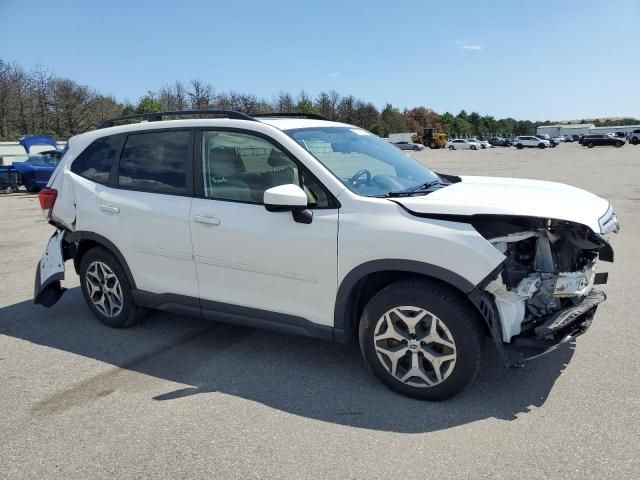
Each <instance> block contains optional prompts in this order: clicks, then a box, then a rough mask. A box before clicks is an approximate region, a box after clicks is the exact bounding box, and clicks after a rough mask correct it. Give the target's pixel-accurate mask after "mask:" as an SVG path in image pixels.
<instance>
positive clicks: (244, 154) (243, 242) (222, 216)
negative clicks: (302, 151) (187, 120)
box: [190, 130, 338, 326]
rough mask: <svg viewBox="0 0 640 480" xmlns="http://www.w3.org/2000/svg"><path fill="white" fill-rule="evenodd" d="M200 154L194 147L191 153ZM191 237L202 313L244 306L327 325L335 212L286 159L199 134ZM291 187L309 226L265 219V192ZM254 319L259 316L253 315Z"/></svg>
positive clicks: (239, 137) (249, 142) (286, 216)
mask: <svg viewBox="0 0 640 480" xmlns="http://www.w3.org/2000/svg"><path fill="white" fill-rule="evenodd" d="M197 148H198V147H197ZM199 150H200V151H199V152H197V157H198V158H199V161H198V162H196V169H197V170H198V172H196V175H195V179H196V180H195V181H196V185H195V190H196V197H199V198H194V200H193V204H192V207H191V216H190V217H191V234H192V239H193V249H194V259H195V262H196V269H197V273H198V281H199V292H200V298H201V299H202V307H203V309H204V310H205V311H206V310H207V309H208V308H211V309H213V310H216V309H217V308H219V307H220V305H225V306H228V305H232V306H238V307H246V308H247V309H257V310H264V311H266V312H264V316H265V317H269V315H268V313H270V312H273V313H279V314H286V315H291V316H294V317H302V318H301V319H302V320H308V321H311V322H314V323H317V324H321V325H327V326H332V325H333V304H334V300H335V295H336V288H337V285H336V283H337V236H338V209H337V207H336V205H335V203H333V202H334V200H333V199H332V198H331V197H330V195H329V194H328V193H327V192H326V191H325V190H324V188H323V187H321V186H320V185H319V184H318V182H317V180H315V179H314V178H312V177H311V175H310V174H309V173H308V172H307V171H306V170H305V169H304V168H303V167H301V166H300V165H299V164H298V163H297V161H295V160H294V159H293V158H292V157H291V156H290V154H288V153H287V152H285V151H284V150H283V149H282V148H280V147H278V146H276V145H275V144H273V143H271V141H270V140H269V139H266V138H263V137H262V136H256V135H254V134H252V133H250V132H247V133H244V132H238V131H224V130H216V131H213V130H208V131H202V132H201V136H200V141H199ZM292 183H293V184H297V185H300V186H301V187H303V189H304V190H305V192H306V193H307V196H308V198H309V208H310V209H312V210H313V220H312V222H311V223H310V224H304V223H297V222H296V221H295V220H294V219H293V216H292V214H291V212H269V211H267V210H266V209H265V208H264V205H263V202H262V200H263V194H264V191H265V190H267V189H268V188H271V187H274V186H278V185H284V184H292ZM258 314H259V312H258Z"/></svg>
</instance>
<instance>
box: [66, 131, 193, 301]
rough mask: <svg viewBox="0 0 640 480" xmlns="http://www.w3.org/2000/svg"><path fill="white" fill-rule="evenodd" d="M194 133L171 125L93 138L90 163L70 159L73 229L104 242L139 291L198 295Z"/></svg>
mask: <svg viewBox="0 0 640 480" xmlns="http://www.w3.org/2000/svg"><path fill="white" fill-rule="evenodd" d="M193 135H194V133H193V131H192V130H190V129H174V130H160V131H158V130H154V131H145V132H140V133H131V134H128V135H119V136H115V137H107V138H103V139H98V140H96V141H95V142H94V144H95V145H94V144H92V145H91V146H89V147H88V148H87V151H86V152H89V153H92V154H93V155H94V156H95V158H96V161H93V162H86V164H85V165H83V163H82V162H79V160H81V158H82V156H81V157H79V158H78V159H76V160H75V161H74V162H73V164H72V167H71V169H72V171H74V170H75V171H76V173H77V175H78V176H77V178H76V182H74V188H75V190H76V197H77V214H76V215H77V219H76V220H77V221H76V229H77V230H86V231H89V232H95V233H97V234H99V235H101V236H103V237H105V238H107V239H108V240H110V241H111V242H112V243H113V244H114V245H115V246H116V247H117V248H118V249H119V250H120V252H121V253H122V255H123V256H124V258H125V260H126V262H127V264H128V265H129V268H130V270H131V272H132V275H133V277H134V280H135V282H136V286H137V288H138V289H141V290H145V291H148V292H152V293H159V294H163V293H172V294H180V295H184V296H189V297H194V298H197V295H198V283H197V279H196V272H195V265H194V263H193V250H192V246H191V234H190V230H189V211H190V209H191V201H192V193H193ZM92 147H94V148H93V150H94V151H93V152H91V149H92ZM86 152H85V153H86ZM101 156H102V157H105V159H104V161H105V162H107V158H108V159H109V161H108V163H109V170H108V172H107V171H106V170H107V167H106V165H102V166H100V158H101ZM112 156H113V157H112ZM96 167H97V168H96ZM99 170H102V171H101V172H100V171H99Z"/></svg>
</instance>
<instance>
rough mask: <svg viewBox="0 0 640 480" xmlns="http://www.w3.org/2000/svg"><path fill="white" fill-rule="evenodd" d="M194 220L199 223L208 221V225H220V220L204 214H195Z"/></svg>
mask: <svg viewBox="0 0 640 480" xmlns="http://www.w3.org/2000/svg"><path fill="white" fill-rule="evenodd" d="M193 221H194V222H198V223H206V224H207V225H220V220H218V219H217V218H215V217H204V216H202V215H194V216H193Z"/></svg>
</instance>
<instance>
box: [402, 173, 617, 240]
mask: <svg viewBox="0 0 640 480" xmlns="http://www.w3.org/2000/svg"><path fill="white" fill-rule="evenodd" d="M460 178H462V181H461V182H458V183H454V184H452V185H449V186H447V187H444V188H441V189H440V190H436V191H435V192H433V193H430V194H428V195H421V196H414V197H399V198H394V199H393V201H395V202H397V203H400V204H402V205H403V206H404V207H405V208H407V209H408V210H409V211H412V212H415V213H418V214H444V215H476V214H489V215H522V216H528V217H540V218H553V219H557V220H566V221H570V222H575V223H580V224H582V225H586V226H587V227H589V228H591V229H592V230H593V231H594V232H597V233H601V228H600V223H599V222H598V221H599V220H600V218H602V217H603V216H604V215H605V214H606V213H607V210H608V209H609V202H608V201H607V200H605V199H603V198H601V197H598V196H597V195H594V194H593V193H589V192H587V191H585V190H581V189H579V188H576V187H571V186H569V185H564V184H562V183H555V182H546V181H541V180H521V179H518V178H501V177H460Z"/></svg>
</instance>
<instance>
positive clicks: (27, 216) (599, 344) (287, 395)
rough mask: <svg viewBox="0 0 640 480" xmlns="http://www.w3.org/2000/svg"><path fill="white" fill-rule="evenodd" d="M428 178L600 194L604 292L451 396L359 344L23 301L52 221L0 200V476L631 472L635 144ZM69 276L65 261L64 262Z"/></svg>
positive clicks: (558, 152)
mask: <svg viewBox="0 0 640 480" xmlns="http://www.w3.org/2000/svg"><path fill="white" fill-rule="evenodd" d="M414 156H415V157H417V158H419V159H420V160H421V161H424V162H425V163H427V164H428V165H430V166H432V167H433V168H434V169H435V170H436V171H440V172H445V173H454V174H455V173H458V174H477V175H496V176H514V177H523V178H538V179H545V180H554V181H560V182H565V183H570V184H573V185H576V186H579V187H582V188H585V189H588V190H590V191H593V192H595V193H597V194H599V195H601V196H603V197H606V198H608V199H610V200H611V201H612V202H613V204H614V205H615V207H616V210H617V213H618V215H619V218H620V220H621V224H622V231H621V232H620V234H618V235H617V236H614V238H613V242H612V243H613V247H614V250H615V253H616V262H615V263H614V264H603V266H604V267H606V268H603V270H604V269H606V270H608V271H610V277H609V285H608V286H606V287H605V290H606V291H607V294H608V296H609V299H608V301H607V302H606V303H605V304H604V305H603V306H601V307H600V309H599V311H598V314H597V315H596V319H595V321H594V324H593V326H592V328H591V329H590V330H589V332H588V333H587V334H585V335H584V336H582V337H580V338H579V339H578V340H577V342H576V344H575V345H572V346H566V348H561V349H559V350H557V351H555V352H553V353H552V354H550V355H548V356H546V357H543V358H541V359H538V360H536V361H534V362H531V363H530V364H529V365H528V366H527V367H525V368H523V369H517V370H507V369H505V368H504V367H502V366H501V365H500V363H499V362H498V359H497V356H496V354H495V352H494V350H493V349H492V348H491V345H490V344H487V348H486V349H485V357H484V360H483V368H482V371H481V373H480V375H479V377H478V378H477V380H476V382H475V383H474V384H473V386H472V387H471V388H469V389H467V390H466V391H465V392H464V393H463V394H462V395H460V396H458V397H456V398H454V399H452V400H450V401H447V402H443V403H424V402H420V401H416V400H412V399H408V398H404V397H401V396H398V395H396V394H394V393H392V392H390V391H388V390H386V389H385V388H384V387H383V386H382V385H381V384H380V383H378V382H377V381H376V380H375V379H374V378H373V377H372V375H371V374H370V373H368V371H367V369H366V367H365V365H364V364H363V361H362V360H361V358H360V355H359V352H358V351H357V348H356V347H355V346H353V345H351V346H340V345H333V344H330V343H324V342H321V341H316V340H312V339H308V338H299V337H293V336H286V335H277V334H272V333H268V332H263V331H259V330H253V329H249V328H240V327H235V326H226V325H223V324H217V323H211V322H204V321H197V320H193V319H188V318H183V317H179V316H175V315H168V314H162V313H154V314H151V315H150V316H149V317H148V318H147V320H146V321H145V322H144V323H142V324H140V325H138V326H136V327H134V328H132V329H129V330H112V329H109V328H107V327H104V326H102V325H100V324H98V322H97V321H96V320H95V319H94V318H93V317H92V315H91V314H90V313H89V311H88V309H87V308H86V307H85V305H84V303H83V300H82V297H81V294H80V292H79V289H78V288H77V285H78V279H77V277H76V275H75V273H74V272H73V269H72V268H69V267H68V270H67V273H68V275H67V280H66V282H65V285H66V287H68V288H69V291H68V292H67V293H66V294H65V295H64V297H63V299H62V300H61V301H60V302H59V303H58V304H57V305H56V306H55V307H53V308H51V309H48V310H47V309H45V308H42V307H37V306H34V305H33V304H32V300H31V298H32V290H33V279H34V270H35V264H36V262H37V260H38V258H39V257H40V255H41V253H42V250H43V248H44V245H45V243H46V240H47V238H48V237H49V235H50V234H51V233H52V227H51V226H49V225H48V224H47V223H46V222H45V221H44V220H43V218H42V216H41V214H40V211H39V207H38V204H37V199H36V197H35V196H32V195H27V194H15V195H8V196H5V195H3V196H0V218H1V219H2V230H1V233H0V259H1V264H2V265H3V267H4V268H3V269H2V271H1V272H0V284H1V289H0V412H1V416H0V478H7V479H14V478H25V479H27V478H28V479H32V478H60V479H75V478H78V479H86V478H105V479H113V478H170V477H173V478H187V477H188V478H292V477H295V478H314V479H316V478H383V477H387V478H398V477H404V478H417V477H420V476H423V477H429V478H481V477H491V478H528V479H538V478H540V479H542V478H575V479H584V478H598V479H602V478H616V479H622V478H639V477H640V460H639V457H640V455H639V454H640V421H639V420H638V412H639V411H640V408H639V407H640V400H639V398H640V382H639V379H640V377H639V375H638V364H639V363H640V354H639V353H638V343H639V340H640V336H639V334H638V328H637V322H638V313H637V307H636V305H635V301H636V300H637V299H638V297H639V294H640V289H639V287H638V271H639V270H640V255H638V253H639V250H638V239H639V238H640V209H639V208H638V207H639V205H640V174H639V163H640V147H633V146H629V145H627V146H625V147H623V148H622V149H614V148H595V149H592V150H587V149H582V148H581V147H579V146H578V145H576V144H567V145H560V146H559V147H557V148H556V149H552V150H544V151H541V150H537V149H533V150H524V151H517V150H515V149H503V148H499V149H490V150H486V151H478V152H472V151H461V152H458V151H456V152H449V151H445V150H440V151H431V150H428V151H424V152H419V153H415V154H414ZM69 270H71V271H69Z"/></svg>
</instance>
